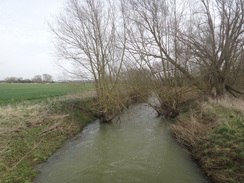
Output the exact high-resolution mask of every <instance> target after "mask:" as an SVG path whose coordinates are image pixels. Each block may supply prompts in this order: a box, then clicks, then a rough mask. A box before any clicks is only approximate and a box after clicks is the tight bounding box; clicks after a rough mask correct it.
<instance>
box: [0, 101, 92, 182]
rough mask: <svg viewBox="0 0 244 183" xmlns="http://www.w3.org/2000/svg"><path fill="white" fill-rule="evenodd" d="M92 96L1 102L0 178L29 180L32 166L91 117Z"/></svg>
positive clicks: (41, 160)
mask: <svg viewBox="0 0 244 183" xmlns="http://www.w3.org/2000/svg"><path fill="white" fill-rule="evenodd" d="M92 103H93V102H92V99H77V98H74V99H72V98H63V99H62V100H50V101H43V102H41V103H36V102H30V101H29V102H26V101H25V102H22V103H18V105H4V106H0V175H1V176H0V182H1V183H18V182H26V183H27V182H31V180H32V179H33V178H34V177H35V176H36V174H37V173H38V172H36V171H33V168H34V167H35V166H36V165H37V164H39V163H41V162H45V161H46V160H47V158H48V157H49V156H50V155H51V154H53V153H54V152H55V151H56V150H57V149H58V148H59V147H60V146H61V145H62V143H63V142H64V141H65V140H66V139H68V138H70V137H72V136H74V135H76V134H77V133H78V132H80V130H81V128H83V127H84V126H85V125H86V124H87V123H88V122H90V121H92V120H93V119H94V116H93V113H92V112H91V111H90V108H92V107H91V105H92Z"/></svg>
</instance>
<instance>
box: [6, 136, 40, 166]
mask: <svg viewBox="0 0 244 183" xmlns="http://www.w3.org/2000/svg"><path fill="white" fill-rule="evenodd" d="M41 142H42V139H41V140H40V142H39V143H38V144H37V145H36V146H34V147H33V148H32V149H31V150H30V151H29V152H27V153H26V154H25V155H24V156H23V157H22V158H21V159H20V160H19V161H18V162H17V163H16V164H15V165H14V166H13V167H12V168H11V169H10V170H13V169H14V168H15V167H16V166H17V165H18V164H20V162H21V161H22V160H23V159H25V158H26V157H27V156H28V155H29V154H30V152H32V151H33V150H34V149H36V148H37V147H38V146H39V145H40V144H41Z"/></svg>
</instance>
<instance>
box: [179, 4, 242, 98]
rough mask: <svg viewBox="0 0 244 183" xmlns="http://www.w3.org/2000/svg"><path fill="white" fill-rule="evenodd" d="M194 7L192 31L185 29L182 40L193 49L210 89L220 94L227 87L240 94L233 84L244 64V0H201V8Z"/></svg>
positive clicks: (190, 21) (190, 24)
mask: <svg viewBox="0 0 244 183" xmlns="http://www.w3.org/2000/svg"><path fill="white" fill-rule="evenodd" d="M195 3H196V2H195ZM197 4H198V3H197ZM198 5H199V4H198ZM193 8H194V9H195V10H192V14H191V18H190V19H189V22H188V23H189V24H188V25H189V27H188V29H187V30H189V31H188V32H185V33H184V31H182V30H181V35H182V37H181V38H180V40H181V41H182V42H183V43H184V44H185V45H187V46H188V48H189V50H190V51H191V54H192V56H193V57H194V60H193V61H194V63H196V64H197V65H198V67H199V71H200V72H201V75H202V77H203V78H204V79H205V83H206V86H207V90H208V92H212V91H213V90H215V92H214V93H215V95H216V96H223V94H224V91H225V89H227V90H228V91H229V92H231V93H232V94H234V93H240V92H238V91H237V90H235V89H234V88H233V87H232V86H231V85H232V84H234V83H235V80H236V79H237V77H238V71H239V69H238V68H239V67H240V65H241V62H242V63H243V61H242V60H243V56H242V54H243V46H244V2H243V0H216V1H214V0H201V4H200V7H199V8H196V6H194V7H193ZM196 9H197V10H196ZM241 57H242V59H241Z"/></svg>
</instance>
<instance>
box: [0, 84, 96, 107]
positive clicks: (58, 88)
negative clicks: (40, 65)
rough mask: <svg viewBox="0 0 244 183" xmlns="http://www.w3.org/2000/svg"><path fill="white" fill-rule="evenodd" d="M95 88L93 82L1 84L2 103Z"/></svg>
mask: <svg viewBox="0 0 244 183" xmlns="http://www.w3.org/2000/svg"><path fill="white" fill-rule="evenodd" d="M92 88H93V85H92V84H89V83H85V84H67V83H55V84H34V83H32V84H23V83H21V84H18V83H2V84H0V105H1V104H9V103H15V102H20V101H23V100H37V99H45V98H50V97H56V96H62V95H67V94H72V93H78V92H85V91H89V90H91V89H92Z"/></svg>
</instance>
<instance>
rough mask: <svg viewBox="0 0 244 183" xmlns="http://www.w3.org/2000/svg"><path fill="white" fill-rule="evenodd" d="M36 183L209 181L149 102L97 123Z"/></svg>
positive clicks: (58, 156) (60, 152)
mask: <svg viewBox="0 0 244 183" xmlns="http://www.w3.org/2000/svg"><path fill="white" fill-rule="evenodd" d="M38 169H39V170H41V173H40V174H39V175H38V176H37V178H36V179H35V180H34V183H136V182H140V183H207V182H208V180H206V179H205V177H204V176H203V175H202V174H201V173H200V171H199V169H198V167H197V166H196V164H195V163H194V162H193V161H192V160H191V159H190V157H189V155H188V154H187V152H186V150H184V149H183V148H182V147H181V146H180V145H179V144H177V143H176V142H175V141H174V139H172V137H171V136H170V133H169V124H168V122H167V121H166V120H165V119H163V118H160V117H157V113H156V112H155V111H154V110H153V109H152V108H150V107H149V106H147V105H146V104H138V105H133V106H131V107H130V108H129V109H128V110H126V111H124V113H123V114H121V115H120V116H119V117H118V118H117V119H115V120H114V122H113V123H111V124H102V123H99V122H98V121H95V122H93V123H91V124H89V125H88V126H87V127H86V128H84V130H83V131H82V132H81V133H80V134H79V135H78V136H76V137H75V138H73V139H71V140H68V141H67V142H66V143H65V144H64V145H63V146H62V147H61V148H60V149H59V150H58V151H57V152H56V153H55V154H54V155H53V156H52V157H50V158H49V160H48V161H47V162H46V163H44V164H43V165H41V166H40V167H38Z"/></svg>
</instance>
